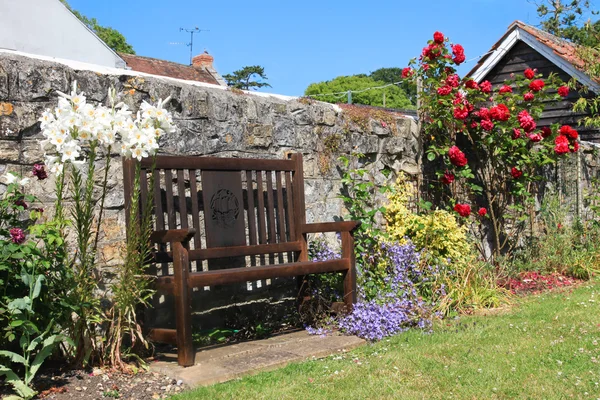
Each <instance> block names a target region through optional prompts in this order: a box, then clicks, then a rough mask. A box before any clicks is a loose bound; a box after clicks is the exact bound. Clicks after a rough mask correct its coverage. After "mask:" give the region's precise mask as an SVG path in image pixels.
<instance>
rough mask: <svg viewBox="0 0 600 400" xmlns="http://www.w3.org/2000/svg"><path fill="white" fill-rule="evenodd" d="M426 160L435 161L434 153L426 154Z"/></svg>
mask: <svg viewBox="0 0 600 400" xmlns="http://www.w3.org/2000/svg"><path fill="white" fill-rule="evenodd" d="M427 160H428V161H433V160H435V153H427Z"/></svg>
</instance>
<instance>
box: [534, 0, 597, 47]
mask: <svg viewBox="0 0 600 400" xmlns="http://www.w3.org/2000/svg"><path fill="white" fill-rule="evenodd" d="M535 5H536V6H537V13H538V16H539V17H540V19H541V22H540V27H541V28H542V29H543V30H545V31H547V32H549V33H551V34H553V35H556V36H558V37H561V38H564V39H568V40H570V41H572V42H573V43H576V44H579V45H583V46H589V47H596V46H598V45H599V44H600V21H595V22H592V21H591V20H589V19H588V20H587V21H586V20H584V19H585V17H586V16H589V15H597V14H598V12H597V11H595V10H593V9H592V8H591V3H590V1H589V0H571V1H564V0H544V1H541V2H535Z"/></svg>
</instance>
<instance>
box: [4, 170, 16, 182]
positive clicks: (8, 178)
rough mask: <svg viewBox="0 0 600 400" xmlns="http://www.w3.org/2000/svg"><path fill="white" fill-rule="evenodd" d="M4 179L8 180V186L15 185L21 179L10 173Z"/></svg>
mask: <svg viewBox="0 0 600 400" xmlns="http://www.w3.org/2000/svg"><path fill="white" fill-rule="evenodd" d="M4 179H5V180H6V184H7V185H10V184H11V183H15V182H16V181H17V180H19V178H18V177H17V176H16V175H13V174H12V173H10V172H7V173H6V174H5V175H4Z"/></svg>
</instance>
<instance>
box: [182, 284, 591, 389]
mask: <svg viewBox="0 0 600 400" xmlns="http://www.w3.org/2000/svg"><path fill="white" fill-rule="evenodd" d="M599 311H600V282H599V281H594V282H592V283H588V284H586V285H584V286H580V287H578V288H577V289H575V290H573V291H563V292H553V293H546V294H542V295H536V296H531V297H528V298H526V299H522V300H518V301H516V304H515V305H514V306H513V307H512V308H511V309H509V310H506V311H504V312H499V313H495V314H496V315H491V316H483V315H479V316H469V317H462V318H461V319H460V320H454V321H445V322H444V323H443V324H441V325H440V326H437V327H436V328H435V329H434V333H432V334H424V333H421V332H418V331H410V332H407V333H404V334H400V335H398V336H395V337H393V338H391V339H389V340H384V341H382V342H380V343H376V344H374V345H368V346H363V347H361V348H359V349H356V350H354V351H352V352H349V353H344V354H339V355H336V356H332V357H329V358H327V359H324V360H313V361H308V362H304V363H298V364H293V365H289V366H288V367H286V368H282V369H280V370H277V371H273V372H268V373H260V374H258V375H255V376H251V377H248V378H245V379H239V380H235V381H232V382H228V383H224V384H219V385H214V386H211V387H206V388H201V389H198V390H195V391H191V392H187V393H183V394H182V395H180V396H177V397H174V399H234V398H235V399H438V398H439V399H442V398H443V399H449V398H457V399H513V398H520V399H563V398H575V399H596V398H600V385H599V384H600V364H598V361H600V312H599Z"/></svg>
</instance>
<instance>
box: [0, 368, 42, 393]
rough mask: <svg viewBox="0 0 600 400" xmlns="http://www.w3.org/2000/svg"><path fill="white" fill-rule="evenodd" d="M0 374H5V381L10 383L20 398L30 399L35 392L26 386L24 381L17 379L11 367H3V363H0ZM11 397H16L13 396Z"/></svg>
mask: <svg viewBox="0 0 600 400" xmlns="http://www.w3.org/2000/svg"><path fill="white" fill-rule="evenodd" d="M2 375H4V376H6V382H8V383H10V384H11V385H12V386H13V387H14V388H15V390H16V391H17V393H19V395H21V397H22V398H24V399H31V398H33V396H35V395H36V394H37V393H36V392H35V391H34V390H33V389H31V388H30V387H29V386H27V385H26V384H25V382H23V381H22V380H21V379H19V377H18V376H17V374H15V373H14V372H13V371H12V369H10V368H8V367H5V366H4V365H0V376H2ZM13 398H18V397H16V396H13Z"/></svg>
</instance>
